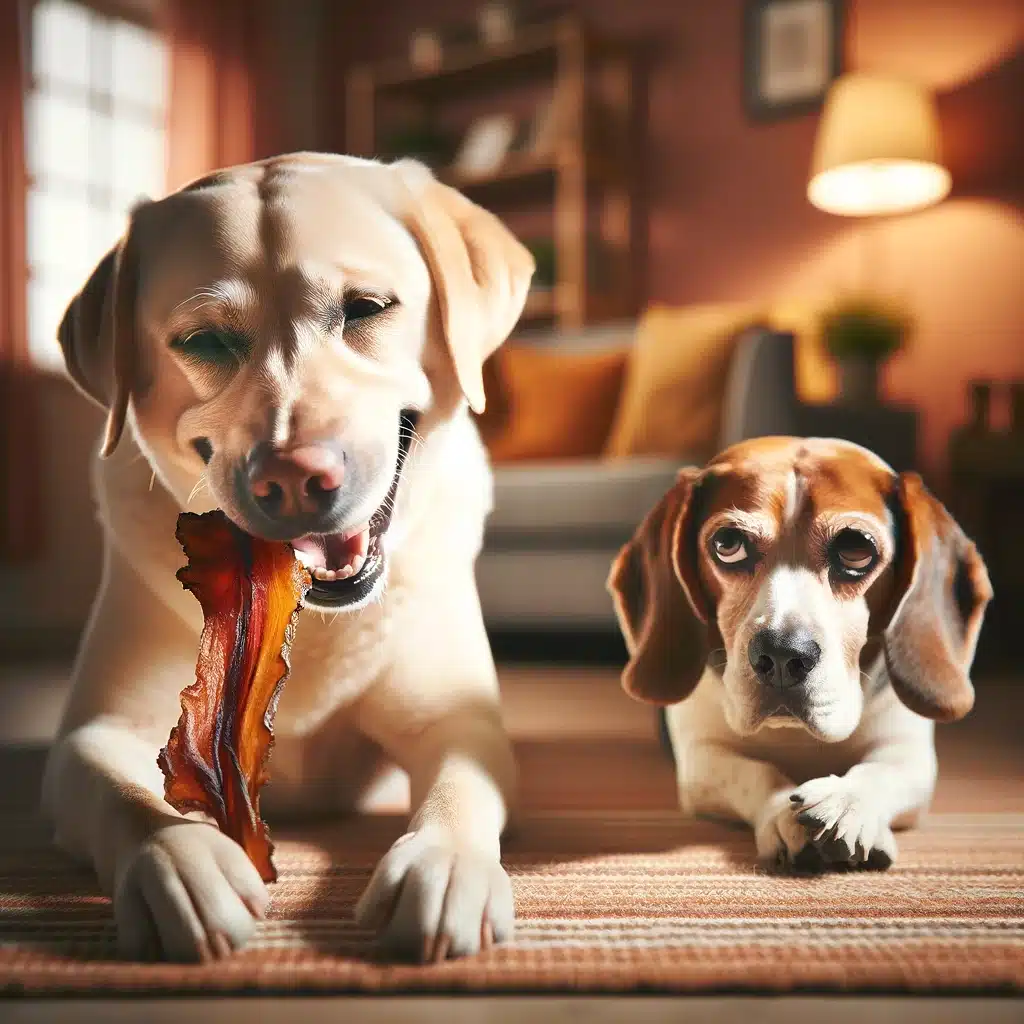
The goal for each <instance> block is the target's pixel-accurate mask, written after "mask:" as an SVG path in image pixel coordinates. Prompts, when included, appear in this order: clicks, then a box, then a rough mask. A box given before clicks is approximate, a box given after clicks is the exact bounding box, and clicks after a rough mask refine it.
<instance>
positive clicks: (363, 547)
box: [292, 525, 370, 580]
mask: <svg viewBox="0 0 1024 1024" xmlns="http://www.w3.org/2000/svg"><path fill="white" fill-rule="evenodd" d="M369 546H370V529H369V526H368V525H364V526H362V527H359V528H357V529H356V530H348V531H346V532H345V533H330V534H327V535H326V536H320V535H317V534H307V535H306V536H305V537H299V538H297V539H296V540H293V541H292V548H293V549H294V551H295V556H296V557H297V558H298V559H299V561H300V562H302V564H303V565H305V566H306V568H307V569H309V570H310V572H312V574H313V576H314V577H315V578H316V579H318V580H344V579H348V577H349V576H354V575H355V574H356V573H357V572H359V570H360V569H362V567H363V563H364V562H365V561H366V552H367V551H368V550H369Z"/></svg>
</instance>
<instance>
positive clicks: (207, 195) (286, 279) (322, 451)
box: [60, 154, 533, 608]
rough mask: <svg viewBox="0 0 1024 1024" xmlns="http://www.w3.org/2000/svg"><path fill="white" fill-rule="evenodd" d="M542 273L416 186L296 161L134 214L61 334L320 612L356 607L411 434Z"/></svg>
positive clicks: (84, 367) (504, 235)
mask: <svg viewBox="0 0 1024 1024" xmlns="http://www.w3.org/2000/svg"><path fill="white" fill-rule="evenodd" d="M532 273H533V260H532V258H531V256H530V255H529V253H528V252H527V250H526V249H525V248H524V247H523V246H522V245H521V244H520V243H519V242H518V241H516V240H515V238H513V236H512V235H511V234H510V233H509V232H508V231H507V229H506V228H504V227H503V226H502V224H501V223H500V222H499V221H498V220H497V219H496V218H495V217H493V216H492V215H491V214H489V213H487V212H486V211H485V210H483V209H481V208H480V207H478V206H476V205H474V204H473V203H471V202H470V201H469V200H467V199H465V198H464V197H463V196H461V195H460V194H459V193H457V192H455V191H454V190H452V189H450V188H448V187H447V186H444V185H442V184H440V183H439V182H437V181H436V180H435V179H434V178H433V177H432V176H431V175H430V173H429V172H428V171H427V170H426V169H425V168H423V167H422V166H420V165H419V164H416V163H413V162H411V161H401V162H399V163H396V164H391V165H384V164H380V163H376V162H373V161H365V160H358V159H355V158H349V157H331V156H324V155H318V154H297V155H294V156H288V157H279V158H276V159H272V160H267V161H263V162H260V163H255V164H248V165H245V166H241V167H235V168H230V169H228V170H224V171H220V172H217V173H215V174H211V175H209V176H207V177H205V178H203V179H201V180H199V181H197V182H194V183H193V184H191V185H189V186H188V187H186V188H184V189H182V190H181V191H179V192H176V193H174V194H172V195H170V196H168V197H167V198H166V199H163V200H161V201H159V202H150V203H145V204H143V205H142V206H140V207H139V208H137V209H136V210H135V211H134V213H133V215H132V218H131V223H130V226H129V228H128V231H127V232H126V234H125V236H124V238H123V239H122V240H121V242H120V243H119V244H118V245H117V246H116V247H115V248H114V249H113V250H112V251H111V252H110V253H109V254H108V255H107V256H106V257H105V258H104V259H103V261H102V262H101V263H100V264H99V266H98V267H97V268H96V270H95V271H94V272H93V274H92V277H91V278H90V279H89V281H88V282H87V283H86V285H85V287H84V288H83V290H82V292H81V293H80V294H79V295H78V296H77V297H76V298H75V300H74V301H73V302H72V303H71V305H70V307H69V309H68V311H67V313H66V314H65V316H64V320H63V322H62V324H61V327H60V342H61V345H62V347H63V350H64V355H65V360H66V362H67V366H68V370H69V372H70V374H71V376H72V378H73V380H74V381H75V382H76V383H77V384H78V386H79V387H80V388H81V389H82V390H84V391H85V392H86V393H87V394H88V395H90V396H91V397H92V398H93V399H95V400H96V401H97V402H100V403H101V404H103V405H104V406H105V407H106V408H107V409H108V410H109V415H108V423H107V431H106V437H105V440H104V444H103V454H104V455H108V454H110V453H111V452H112V451H113V450H114V448H115V446H116V445H117V444H118V440H119V438H120V437H121V434H122V432H123V430H124V427H125V423H126V420H128V419H129V410H130V412H131V417H130V421H131V423H132V426H133V429H134V432H135V435H136V439H137V441H138V443H139V445H140V447H141V448H142V450H143V451H144V452H145V454H146V456H147V457H148V458H149V460H150V461H151V463H152V465H153V468H154V470H155V472H156V473H157V474H158V475H159V477H160V478H161V480H162V481H163V483H164V484H165V485H166V486H167V487H168V489H169V490H170V491H171V492H172V493H173V494H174V495H175V496H176V497H177V498H178V500H179V502H180V503H181V504H182V507H184V506H185V505H186V504H187V503H188V500H189V497H190V494H191V493H192V492H193V491H194V490H195V489H196V488H197V487H200V486H202V484H203V483H205V485H206V486H207V487H208V488H209V491H210V495H211V498H212V501H213V503H214V504H215V505H217V506H219V507H220V508H222V509H223V510H224V511H225V512H226V513H227V514H228V515H229V516H230V517H231V519H232V520H234V522H235V523H237V524H238V526H240V527H241V528H242V529H244V530H246V531H247V532H249V533H252V534H254V535H258V536H262V537H266V538H269V539H276V540H283V541H290V542H291V543H292V544H293V546H294V547H295V549H296V552H297V553H298V555H299V557H300V558H302V559H303V561H305V562H306V563H307V564H308V565H309V566H310V568H311V569H312V570H313V575H314V584H313V588H312V590H311V591H310V594H309V597H308V602H309V603H310V604H311V605H313V606H319V607H332V608H340V607H358V606H360V605H362V604H364V603H365V602H366V601H367V600H369V599H370V598H371V597H372V596H373V595H374V593H375V592H376V590H377V588H378V587H379V586H380V584H381V580H382V578H383V575H384V571H385V567H386V558H385V547H386V545H384V544H382V540H383V537H384V535H385V534H386V531H387V530H388V527H389V525H390V520H391V513H392V510H393V509H394V507H395V506H396V498H397V495H398V491H399V488H400V487H401V482H402V479H403V477H402V473H403V464H404V462H405V460H406V455H407V454H408V452H409V448H410V442H411V441H412V439H413V437H414V434H415V432H416V431H417V429H418V430H419V432H420V433H421V434H428V433H429V432H430V431H431V430H433V429H434V428H435V427H436V426H437V425H438V424H439V423H441V422H443V421H444V420H447V419H449V418H450V417H451V416H452V415H453V413H454V412H455V411H456V410H457V409H458V408H459V407H460V406H461V405H462V403H463V402H464V401H466V400H468V402H469V404H470V406H471V407H472V408H473V409H474V410H476V411H480V410H481V409H482V408H483V405H484V393H483V383H482V377H481V368H482V365H483V362H484V360H485V359H486V358H487V357H488V356H489V355H490V354H491V352H493V351H494V350H495V349H496V348H497V347H498V346H499V345H500V344H501V343H502V342H503V341H504V340H505V338H506V337H507V335H508V334H509V332H510V331H511V330H512V327H513V326H514V325H515V322H516V320H517V319H518V317H519V315H520V313H521V311H522V307H523V303H524V301H525V297H526V291H527V288H528V286H529V281H530V278H531V276H532Z"/></svg>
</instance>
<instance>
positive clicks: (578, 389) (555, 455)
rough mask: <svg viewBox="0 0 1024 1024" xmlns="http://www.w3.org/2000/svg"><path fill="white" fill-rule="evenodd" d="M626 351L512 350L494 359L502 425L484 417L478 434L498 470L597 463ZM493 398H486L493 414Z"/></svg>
mask: <svg viewBox="0 0 1024 1024" xmlns="http://www.w3.org/2000/svg"><path fill="white" fill-rule="evenodd" d="M628 354H629V353H628V350H627V349H611V350H607V351H600V352H565V351H562V352H560V351H558V350H557V349H551V348H541V347H539V346H531V345H524V344H519V345H516V344H508V345H505V346H504V347H503V348H501V349H499V350H498V352H497V353H496V354H495V357H494V360H495V366H494V377H495V378H496V379H497V382H499V383H498V388H499V389H500V398H499V399H498V401H499V403H500V406H501V407H502V410H503V413H502V416H501V419H500V422H497V423H488V422H487V420H486V417H487V412H486V411H485V412H484V414H483V422H481V424H480V426H481V435H482V436H483V439H484V443H485V444H486V445H487V448H488V451H489V452H490V454H491V459H492V460H493V461H494V462H495V463H501V462H522V461H527V460H539V459H568V458H596V457H597V456H599V455H600V454H601V451H602V449H603V448H604V444H605V441H606V440H607V437H608V429H609V427H610V426H611V422H612V417H613V416H614V415H615V408H616V406H617V405H618V401H619V393H620V391H621V390H622V378H623V373H624V370H625V366H626V358H627V356H628ZM490 402H491V395H490V393H488V409H490Z"/></svg>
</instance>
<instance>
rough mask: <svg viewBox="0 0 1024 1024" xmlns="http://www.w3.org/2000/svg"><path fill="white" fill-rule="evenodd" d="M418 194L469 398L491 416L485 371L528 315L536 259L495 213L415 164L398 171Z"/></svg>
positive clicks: (414, 227) (414, 208) (425, 246)
mask: <svg viewBox="0 0 1024 1024" xmlns="http://www.w3.org/2000/svg"><path fill="white" fill-rule="evenodd" d="M393 166H394V167H395V169H396V170H397V171H398V172H399V175H400V176H401V178H402V180H403V182H404V183H405V185H406V186H407V188H408V191H409V193H410V197H409V202H408V206H409V211H408V226H409V228H410V230H411V231H412V233H413V235H414V236H415V237H416V240H417V242H419V244H420V247H421V249H422V250H423V256H424V258H425V260H426V262H427V266H428V268H429V270H430V276H431V278H432V279H433V282H434V288H435V290H436V293H437V300H438V305H439V307H440V311H441V322H442V325H443V328H444V334H445V339H446V341H447V343H448V352H449V354H450V356H451V360H452V364H453V366H454V368H455V376H456V378H457V379H458V382H459V387H460V388H461V389H462V393H463V394H464V395H465V396H466V398H467V399H468V400H469V405H470V408H471V409H472V410H473V412H475V413H478V414H479V413H481V412H483V411H484V406H485V404H486V399H485V397H484V382H483V365H484V362H485V361H486V360H487V358H488V356H490V355H491V354H492V353H493V352H494V351H495V350H496V349H497V348H498V346H499V345H501V343H502V342H503V341H504V340H505V339H506V338H507V337H508V336H509V334H511V333H512V328H513V327H515V325H516V321H517V320H518V319H519V317H520V315H521V314H522V312H523V306H524V305H525V303H526V293H527V290H528V289H529V287H530V279H531V278H532V277H533V271H534V266H535V264H534V259H533V256H532V255H531V254H530V251H529V250H528V249H527V248H526V246H524V245H523V244H522V243H521V242H520V241H519V240H518V239H517V238H516V237H515V236H514V235H513V234H512V233H511V232H510V231H509V230H508V228H506V227H505V225H504V224H502V222H501V221H500V220H498V218H497V217H495V216H494V214H492V213H489V212H488V211H487V210H485V209H483V207H481V206H477V205H476V203H473V202H470V200H468V199H467V198H466V197H465V196H463V195H462V194H461V193H459V192H456V191H455V189H453V188H449V187H448V186H447V185H443V184H441V182H439V181H437V179H436V178H434V177H433V175H431V174H430V172H429V171H428V170H427V169H426V168H425V167H423V166H422V165H420V164H417V163H416V162H415V161H411V160H409V161H405V160H403V161H399V162H398V163H396V164H394V165H393Z"/></svg>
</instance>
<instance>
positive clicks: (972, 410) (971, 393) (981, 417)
mask: <svg viewBox="0 0 1024 1024" xmlns="http://www.w3.org/2000/svg"><path fill="white" fill-rule="evenodd" d="M967 396H968V398H967V403H968V426H969V428H970V429H971V430H974V431H976V432H978V433H982V434H983V433H986V432H987V431H988V428H989V413H990V411H991V409H992V382H991V381H988V380H972V381H971V382H970V384H969V385H968V388H967Z"/></svg>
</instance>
